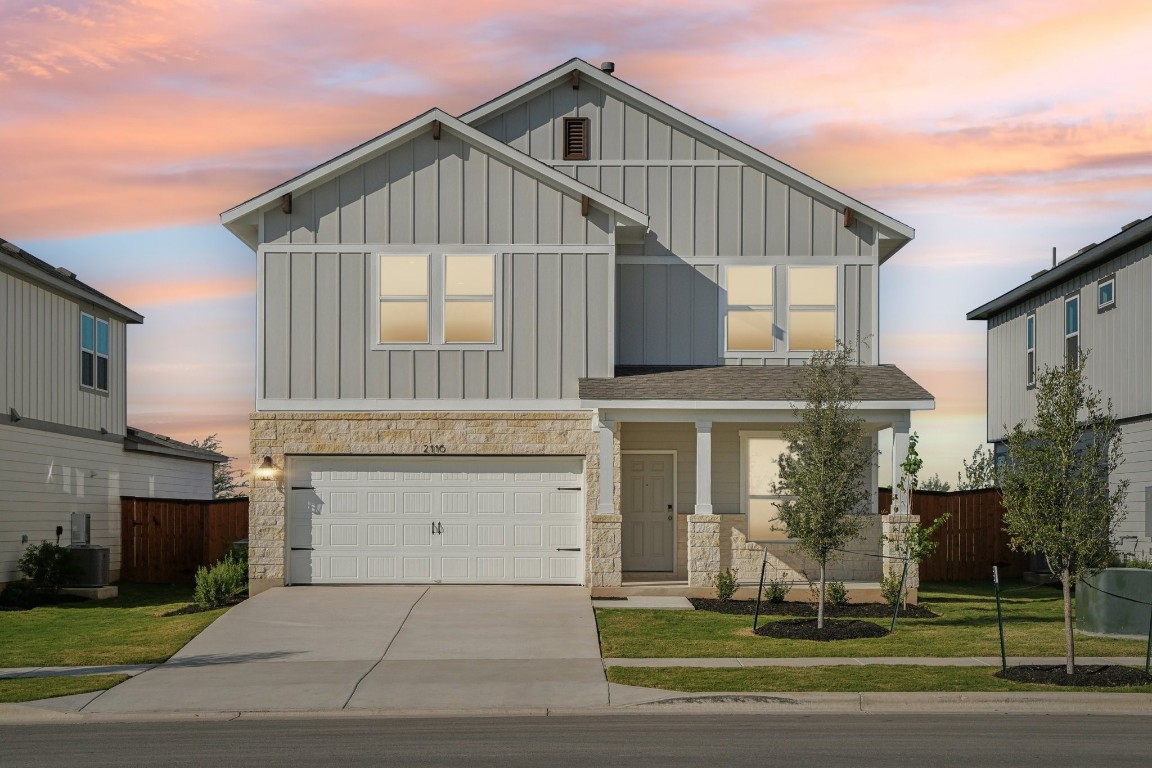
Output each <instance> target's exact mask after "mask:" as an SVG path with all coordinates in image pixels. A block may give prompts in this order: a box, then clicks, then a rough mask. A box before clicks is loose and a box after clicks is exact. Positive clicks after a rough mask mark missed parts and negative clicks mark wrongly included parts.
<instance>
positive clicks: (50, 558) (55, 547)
mask: <svg viewBox="0 0 1152 768" xmlns="http://www.w3.org/2000/svg"><path fill="white" fill-rule="evenodd" d="M17 565H18V566H19V568H20V571H21V572H22V573H23V574H24V575H25V576H27V577H28V581H29V582H31V584H32V587H33V589H35V591H36V592H38V593H40V594H42V595H54V594H56V593H57V592H59V591H60V588H61V587H63V586H67V585H68V584H69V583H71V582H72V581H73V580H74V579H75V578H76V577H77V576H78V575H79V567H78V566H77V565H76V561H75V558H74V557H73V556H72V552H71V551H69V550H68V548H67V547H62V546H60V545H59V544H53V543H52V542H50V541H42V542H40V543H39V544H29V545H28V549H26V550H24V554H23V555H21V556H20V560H19V561H18V563H17Z"/></svg>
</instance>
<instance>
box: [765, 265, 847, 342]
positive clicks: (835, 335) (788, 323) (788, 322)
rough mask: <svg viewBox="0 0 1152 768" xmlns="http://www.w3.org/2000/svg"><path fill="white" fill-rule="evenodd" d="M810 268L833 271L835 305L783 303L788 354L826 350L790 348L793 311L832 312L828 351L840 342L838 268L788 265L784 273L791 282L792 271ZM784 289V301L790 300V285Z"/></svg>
mask: <svg viewBox="0 0 1152 768" xmlns="http://www.w3.org/2000/svg"><path fill="white" fill-rule="evenodd" d="M811 268H822V269H827V268H831V269H832V270H833V274H834V275H835V280H836V287H835V295H836V303H835V304H796V305H793V304H792V303H791V301H788V300H786V301H785V307H784V314H785V333H784V338H785V339H786V340H787V342H788V343H787V345H786V346H787V351H788V352H790V353H791V352H807V353H811V352H817V351H820V352H823V351H826V350H815V349H801V348H800V347H796V348H793V347H792V311H793V310H796V311H797V312H808V311H811V312H827V311H828V310H829V309H831V310H832V316H833V318H834V319H833V321H832V322H833V324H834V328H833V329H832V346H831V347H829V349H835V348H836V342H837V341H839V340H840V329H841V327H842V324H843V320H844V318H843V316H842V315H841V312H842V308H841V304H843V302H842V301H840V298H841V297H840V267H839V266H837V265H835V264H790V265H788V268H787V269H786V270H784V271H785V272H786V273H787V274H788V279H789V280H791V274H792V270H793V269H811ZM785 289H786V292H785V297H786V299H787V298H790V297H789V295H788V293H787V291H788V290H790V285H786V286H785ZM857 352H859V350H857Z"/></svg>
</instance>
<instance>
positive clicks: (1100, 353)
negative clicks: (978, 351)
mask: <svg viewBox="0 0 1152 768" xmlns="http://www.w3.org/2000/svg"><path fill="white" fill-rule="evenodd" d="M1150 256H1152V243H1146V244H1144V245H1141V246H1139V247H1137V248H1134V249H1132V250H1131V251H1128V252H1126V253H1124V254H1120V255H1119V256H1117V257H1116V258H1114V259H1110V260H1109V261H1107V262H1105V263H1103V264H1100V265H1098V266H1096V267H1093V268H1092V269H1090V270H1088V271H1086V272H1083V273H1081V274H1079V275H1076V276H1075V277H1072V278H1070V279H1068V280H1066V281H1064V282H1062V283H1059V284H1057V285H1055V286H1053V287H1051V288H1049V289H1047V290H1045V291H1044V292H1043V293H1041V294H1039V295H1037V296H1033V297H1031V298H1030V299H1028V300H1026V301H1022V302H1020V303H1019V304H1017V305H1016V306H1014V307H1012V308H1011V309H1008V310H1006V311H1004V312H1002V313H1000V314H999V315H996V316H995V317H993V318H992V319H991V320H990V321H989V322H988V439H989V440H990V441H997V440H1001V439H1003V437H1004V434H1005V432H1004V426H1005V425H1006V426H1007V427H1008V428H1009V429H1011V427H1012V425H1014V424H1016V423H1017V422H1018V421H1021V420H1026V421H1029V422H1030V421H1031V420H1032V419H1033V418H1034V417H1035V415H1036V392H1035V390H1034V389H1029V388H1028V386H1027V383H1028V382H1027V362H1026V360H1027V316H1028V315H1029V314H1030V313H1032V312H1035V313H1036V362H1037V370H1038V371H1043V370H1044V368H1045V367H1054V366H1057V365H1063V363H1064V299H1065V297H1067V296H1070V295H1072V294H1074V293H1075V294H1078V295H1079V296H1080V348H1081V349H1083V350H1085V351H1088V352H1089V355H1088V369H1087V379H1088V383H1089V384H1090V385H1091V386H1092V387H1094V388H1095V389H1097V390H1099V391H1100V392H1102V393H1103V395H1104V396H1105V397H1106V398H1111V400H1112V406H1113V408H1114V409H1115V413H1116V417H1117V418H1118V419H1125V418H1133V417H1137V416H1144V415H1148V414H1152V387H1150V386H1149V385H1148V382H1149V380H1150V379H1152V258H1149V257H1150ZM1109 275H1115V276H1116V287H1115V296H1116V306H1115V307H1114V308H1113V309H1110V310H1107V311H1104V312H1098V311H1097V292H1096V285H1097V282H1098V281H1099V280H1100V279H1101V278H1104V277H1108V276H1109Z"/></svg>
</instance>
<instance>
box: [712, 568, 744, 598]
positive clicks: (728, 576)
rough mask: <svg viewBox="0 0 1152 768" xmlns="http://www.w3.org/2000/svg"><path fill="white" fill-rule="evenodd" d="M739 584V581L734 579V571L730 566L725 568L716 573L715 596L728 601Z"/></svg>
mask: <svg viewBox="0 0 1152 768" xmlns="http://www.w3.org/2000/svg"><path fill="white" fill-rule="evenodd" d="M738 586H739V581H737V579H736V571H734V570H732V569H731V568H725V569H724V570H722V571H720V573H718V574H716V597H717V599H719V600H724V601H728V600H731V599H732V595H734V594H736V587H738Z"/></svg>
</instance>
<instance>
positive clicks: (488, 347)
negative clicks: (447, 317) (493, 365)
mask: <svg viewBox="0 0 1152 768" xmlns="http://www.w3.org/2000/svg"><path fill="white" fill-rule="evenodd" d="M369 349H370V350H371V351H373V352H468V351H472V352H499V351H501V350H503V349H504V345H503V344H500V343H496V344H483V343H480V344H372V345H371V346H370V347H369Z"/></svg>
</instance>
